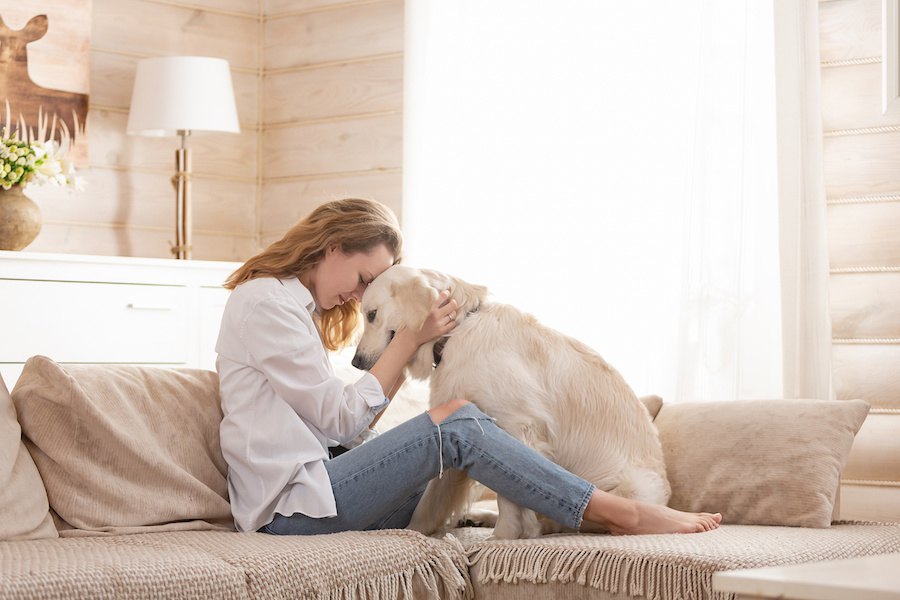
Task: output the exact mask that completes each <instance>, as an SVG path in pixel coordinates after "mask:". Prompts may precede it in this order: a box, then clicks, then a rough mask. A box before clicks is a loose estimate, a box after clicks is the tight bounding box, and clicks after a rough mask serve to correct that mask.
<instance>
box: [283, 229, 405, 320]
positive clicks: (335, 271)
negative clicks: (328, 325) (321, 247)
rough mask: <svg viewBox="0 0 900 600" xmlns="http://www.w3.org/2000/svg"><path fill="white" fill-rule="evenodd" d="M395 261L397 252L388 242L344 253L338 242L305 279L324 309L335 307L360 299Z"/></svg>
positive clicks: (326, 252)
mask: <svg viewBox="0 0 900 600" xmlns="http://www.w3.org/2000/svg"><path fill="white" fill-rule="evenodd" d="M392 264H394V255H393V254H391V251H390V250H388V248H387V246H385V245H384V244H379V245H377V246H375V247H374V248H372V249H371V250H370V251H369V252H356V253H354V254H344V253H343V252H341V249H340V247H338V246H337V245H335V246H332V247H331V248H328V250H326V251H325V258H323V259H322V262H320V263H319V264H318V265H316V267H315V268H314V269H313V270H312V271H310V272H309V275H308V277H307V278H306V279H307V281H302V280H303V279H304V278H301V281H302V283H303V284H304V285H306V287H307V288H309V291H310V292H311V293H312V296H313V299H314V300H315V301H316V306H318V307H319V309H320V310H328V309H330V308H334V307H335V306H337V305H338V304H343V303H344V302H346V301H347V300H350V299H351V298H355V299H356V300H357V301H359V300H360V299H361V298H362V295H363V292H364V291H366V286H367V285H369V283H371V282H372V280H373V279H375V278H376V277H378V276H379V275H381V274H382V273H383V272H384V271H385V270H386V269H387V268H388V267H390V266H391V265H392Z"/></svg>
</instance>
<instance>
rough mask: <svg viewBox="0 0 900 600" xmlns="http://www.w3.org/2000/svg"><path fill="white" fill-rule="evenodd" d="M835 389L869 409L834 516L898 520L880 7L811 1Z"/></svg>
mask: <svg viewBox="0 0 900 600" xmlns="http://www.w3.org/2000/svg"><path fill="white" fill-rule="evenodd" d="M819 23H820V53H821V60H822V70H821V73H822V119H823V129H824V136H825V137H824V159H825V186H826V196H827V201H828V237H829V254H830V262H831V278H830V298H829V300H830V304H831V316H832V327H833V335H834V343H833V344H834V345H833V355H834V383H835V389H836V392H837V396H838V398H840V399H847V398H863V399H864V400H866V401H868V402H869V403H870V404H871V405H872V412H871V413H870V415H869V417H868V418H867V419H866V422H865V424H864V425H863V427H862V429H861V430H860V432H859V434H858V435H857V438H856V441H855V443H854V446H853V451H852V452H851V455H850V460H849V463H848V465H847V468H846V470H845V472H844V478H843V482H842V490H841V517H842V518H851V519H852V518H865V519H883V520H900V236H898V235H897V232H898V231H900V152H898V150H900V110H897V109H894V110H892V111H889V112H888V113H887V114H882V108H881V106H882V104H881V0H827V1H822V2H820V3H819Z"/></svg>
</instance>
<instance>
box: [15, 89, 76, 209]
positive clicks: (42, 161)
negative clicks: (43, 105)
mask: <svg viewBox="0 0 900 600" xmlns="http://www.w3.org/2000/svg"><path fill="white" fill-rule="evenodd" d="M38 120H39V121H42V122H41V123H40V124H39V127H38V134H37V136H35V135H34V133H33V131H29V130H27V129H26V127H25V123H24V122H21V121H20V123H19V127H18V129H17V130H16V131H13V132H12V133H10V131H11V126H10V118H9V102H7V103H6V124H5V125H4V127H3V130H2V133H0V187H2V188H3V189H4V190H8V189H10V188H12V187H13V186H15V185H18V186H22V187H23V188H24V187H25V186H28V185H44V184H48V183H49V184H52V185H55V186H59V187H65V188H67V189H69V190H70V191H72V190H78V191H81V190H82V189H83V188H84V180H83V179H82V178H81V177H79V176H78V175H77V174H76V173H75V166H74V165H73V164H72V163H71V162H70V161H68V160H66V154H68V151H69V139H70V138H69V132H68V131H67V130H66V126H65V124H64V123H62V122H61V121H60V126H61V130H62V136H61V137H62V139H63V142H62V143H59V142H57V141H56V140H55V139H54V134H55V132H56V118H55V117H54V119H53V124H52V127H51V129H50V135H49V136H45V135H44V134H45V133H46V132H47V131H46V130H47V123H46V119H41V118H40V116H39V118H38ZM20 132H24V134H23V138H24V139H20ZM45 138H46V139H45Z"/></svg>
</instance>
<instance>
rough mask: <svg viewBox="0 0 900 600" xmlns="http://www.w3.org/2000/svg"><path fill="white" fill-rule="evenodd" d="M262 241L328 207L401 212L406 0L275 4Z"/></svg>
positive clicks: (270, 0)
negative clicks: (346, 201)
mask: <svg viewBox="0 0 900 600" xmlns="http://www.w3.org/2000/svg"><path fill="white" fill-rule="evenodd" d="M264 23H265V25H264V29H265V33H264V37H263V40H264V44H263V45H264V49H263V56H264V59H263V60H264V64H265V69H264V74H263V92H262V103H263V111H262V112H263V127H262V130H263V140H262V186H263V190H262V202H261V206H260V216H259V219H260V234H261V245H262V246H263V247H264V246H266V245H267V244H269V243H271V242H272V241H274V240H276V239H278V238H279V237H280V236H281V235H282V234H283V233H284V232H285V231H286V230H287V229H288V228H289V227H290V226H291V225H292V224H293V223H294V222H296V221H297V220H298V219H299V218H301V217H303V216H304V215H305V214H307V213H308V212H309V211H310V210H311V209H312V208H313V207H315V206H317V205H318V204H320V203H322V202H324V201H327V200H330V199H334V198H340V197H346V196H365V197H370V198H375V199H377V200H380V201H382V202H384V203H385V204H387V205H388V206H390V207H391V208H392V209H393V210H394V211H395V212H396V213H397V215H398V217H399V216H401V215H400V201H401V179H402V177H401V161H402V158H403V156H402V145H403V0H375V1H371V0H363V1H355V2H347V1H344V2H340V1H334V0H265V17H264Z"/></svg>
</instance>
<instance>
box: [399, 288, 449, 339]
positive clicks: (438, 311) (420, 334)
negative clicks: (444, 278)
mask: <svg viewBox="0 0 900 600" xmlns="http://www.w3.org/2000/svg"><path fill="white" fill-rule="evenodd" d="M448 298H450V292H448V291H443V292H441V293H440V294H438V297H437V299H436V300H435V301H434V304H433V305H432V306H431V311H430V312H429V313H428V316H427V317H426V318H425V322H424V323H422V327H421V328H419V330H418V331H415V330H412V329H408V328H403V329H400V330H399V331H397V334H396V337H398V338H402V339H404V341H408V342H409V343H411V344H413V345H414V346H415V348H418V347H419V346H421V345H422V344H425V343H428V342H430V341H431V340H434V339H436V338H439V337H442V336H445V335H447V334H448V333H450V332H451V331H453V329H454V328H455V327H456V326H457V325H458V324H459V323H457V322H456V309H457V306H458V305H457V304H456V300H453V299H450V300H448Z"/></svg>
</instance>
